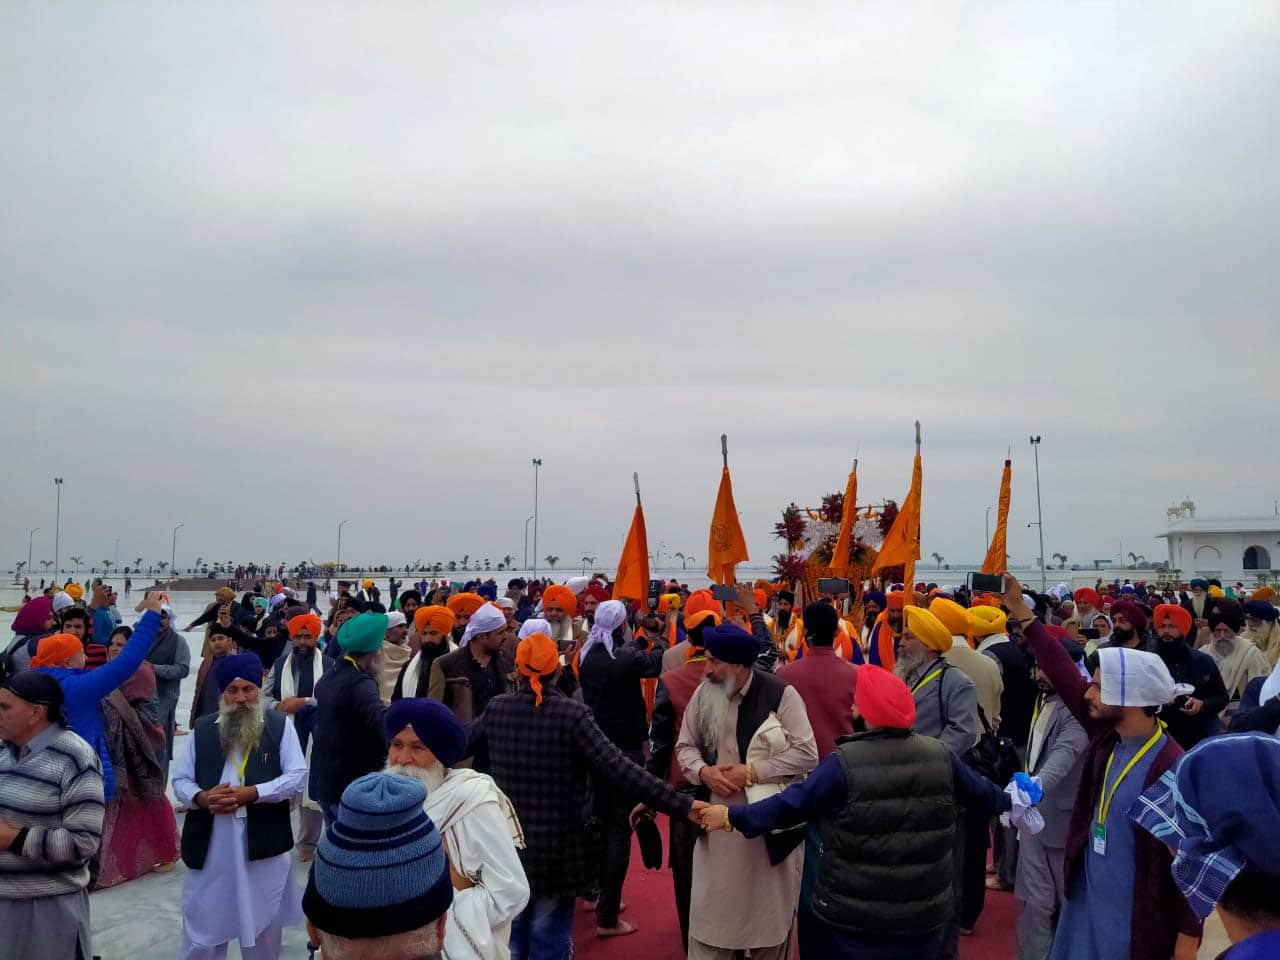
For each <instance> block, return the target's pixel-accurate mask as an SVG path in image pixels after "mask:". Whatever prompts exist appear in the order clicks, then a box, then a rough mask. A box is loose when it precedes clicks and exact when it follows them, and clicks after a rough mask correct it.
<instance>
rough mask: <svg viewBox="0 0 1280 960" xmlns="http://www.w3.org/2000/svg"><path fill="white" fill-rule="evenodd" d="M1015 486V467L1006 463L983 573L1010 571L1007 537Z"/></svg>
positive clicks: (1009, 462) (983, 563)
mask: <svg viewBox="0 0 1280 960" xmlns="http://www.w3.org/2000/svg"><path fill="white" fill-rule="evenodd" d="M1012 486H1013V465H1012V463H1011V461H1009V460H1006V461H1005V462H1004V474H1003V476H1001V477H1000V503H999V506H997V507H996V532H995V533H994V534H992V536H991V546H990V547H988V548H987V559H985V560H983V561H982V572H983V573H1002V572H1003V571H1005V570H1007V569H1009V556H1008V552H1009V546H1008V543H1007V541H1006V537H1007V536H1008V533H1009V494H1010V490H1011V488H1012Z"/></svg>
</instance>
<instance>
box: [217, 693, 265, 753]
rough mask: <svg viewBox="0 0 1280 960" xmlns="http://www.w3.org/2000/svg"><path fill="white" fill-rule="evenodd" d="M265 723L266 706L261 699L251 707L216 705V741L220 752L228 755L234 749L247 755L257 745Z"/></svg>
mask: <svg viewBox="0 0 1280 960" xmlns="http://www.w3.org/2000/svg"><path fill="white" fill-rule="evenodd" d="M266 722H267V706H266V703H265V702H263V701H262V700H261V699H259V700H258V702H257V703H255V704H253V705H252V706H243V707H233V706H229V705H228V704H226V703H219V704H218V739H219V740H220V741H221V743H222V752H223V753H224V754H229V753H231V751H232V750H233V749H235V748H236V747H239V748H240V752H241V753H244V754H247V753H249V751H251V750H252V749H253V748H254V747H256V746H257V745H258V741H259V740H260V739H261V738H262V728H263V727H264V726H265V725H266Z"/></svg>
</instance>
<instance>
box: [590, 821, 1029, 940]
mask: <svg viewBox="0 0 1280 960" xmlns="http://www.w3.org/2000/svg"><path fill="white" fill-rule="evenodd" d="M657 822H658V828H659V829H660V830H661V831H662V848H663V850H664V851H665V850H666V846H667V829H666V823H667V821H666V817H658V820H657ZM622 900H623V902H624V903H625V904H626V905H627V909H626V912H625V913H623V914H622V916H623V919H625V920H627V921H628V922H630V923H632V924H634V925H635V926H637V927H639V931H638V932H637V933H633V934H632V935H631V936H629V937H597V936H596V915H595V914H594V913H588V912H587V911H586V909H585V907H583V906H582V905H581V901H579V908H578V915H577V918H576V920H575V922H574V927H573V942H574V956H575V957H581V958H585V960H633V958H634V960H658V958H667V957H671V958H679V957H682V956H684V948H683V945H682V944H681V943H680V924H679V922H678V921H677V920H676V902H675V896H674V893H673V892H672V887H671V871H670V870H667V869H665V868H664V869H662V870H646V869H644V865H643V864H642V863H641V861H640V848H639V846H638V845H636V843H635V842H634V840H633V841H632V846H631V870H630V872H629V873H628V874H627V883H626V886H625V887H623V890H622ZM1017 916H1018V907H1017V902H1016V901H1015V900H1014V898H1013V895H1012V894H1009V893H993V892H991V891H990V890H988V891H987V905H986V908H985V909H984V910H983V912H982V917H981V919H979V920H978V927H977V929H976V930H975V931H974V934H973V936H971V937H961V938H960V956H961V957H962V958H963V960H1010V958H1012V957H1013V956H1014V955H1015V953H1016V951H1015V949H1014V921H1015V920H1016V919H1017Z"/></svg>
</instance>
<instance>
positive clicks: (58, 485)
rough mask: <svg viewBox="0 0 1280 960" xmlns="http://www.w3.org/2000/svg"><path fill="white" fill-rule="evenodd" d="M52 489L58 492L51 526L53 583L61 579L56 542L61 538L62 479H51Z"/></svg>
mask: <svg viewBox="0 0 1280 960" xmlns="http://www.w3.org/2000/svg"><path fill="white" fill-rule="evenodd" d="M53 486H54V489H56V490H57V491H58V513H57V519H56V520H55V521H54V525H53V582H54V583H57V582H58V581H59V580H61V579H62V566H61V564H59V563H58V541H59V539H60V538H61V536H62V478H61V477H54V478H53Z"/></svg>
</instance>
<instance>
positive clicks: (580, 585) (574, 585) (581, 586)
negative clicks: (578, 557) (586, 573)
mask: <svg viewBox="0 0 1280 960" xmlns="http://www.w3.org/2000/svg"><path fill="white" fill-rule="evenodd" d="M590 583H591V578H590V577H570V578H569V579H568V580H566V581H565V582H564V585H565V586H566V587H568V588H569V590H570V591H571V592H572V593H573V595H574V596H575V597H576V596H577V595H578V594H580V593H582V591H583V590H585V589H587V587H588V586H589V585H590Z"/></svg>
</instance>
